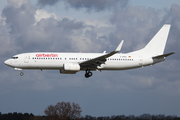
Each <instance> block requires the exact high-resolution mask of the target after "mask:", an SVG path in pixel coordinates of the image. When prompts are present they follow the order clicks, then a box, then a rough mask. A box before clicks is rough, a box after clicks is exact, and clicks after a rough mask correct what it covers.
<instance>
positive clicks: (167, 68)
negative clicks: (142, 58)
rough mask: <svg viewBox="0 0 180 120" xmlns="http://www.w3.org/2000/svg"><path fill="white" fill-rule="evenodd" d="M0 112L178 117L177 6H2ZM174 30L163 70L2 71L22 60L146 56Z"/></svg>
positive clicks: (15, 1)
mask: <svg viewBox="0 0 180 120" xmlns="http://www.w3.org/2000/svg"><path fill="white" fill-rule="evenodd" d="M0 3H1V4H0V43H1V44H0V112H1V113H8V112H22V113H33V114H34V115H44V110H45V108H47V106H48V105H55V104H56V103H58V102H62V101H65V102H74V103H77V104H79V105H80V107H81V109H82V114H81V115H82V116H85V115H91V116H112V115H123V114H124V115H136V116H138V115H141V114H144V113H148V114H152V115H153V114H155V115H158V114H164V115H177V116H180V113H179V111H180V74H179V73H180V68H179V66H180V61H179V59H180V57H179V51H180V47H179V45H180V40H179V38H180V34H179V33H180V12H179V11H180V1H179V0H151V1H147V0H146V1H145V0H111V1H109V0H98V1H96V0H86V1H84V0H73V1H72V0H53V1H52V0H51V1H50V0H37V1H34V0H7V1H5V0H3V1H1V2H0ZM164 24H171V30H170V34H169V37H168V41H167V44H166V48H165V51H164V52H165V53H169V52H176V53H175V54H174V55H171V56H169V57H168V58H166V60H165V61H164V62H161V63H158V64H155V65H153V66H149V67H143V68H138V69H133V70H125V71H101V72H100V71H94V72H93V76H92V77H90V78H88V79H87V78H85V77H84V74H85V73H84V72H78V73H77V74H75V75H64V74H60V73H59V71H58V70H43V71H41V70H24V76H23V77H22V76H20V75H19V73H20V71H15V70H14V69H13V68H10V67H8V66H6V65H5V64H4V61H5V60H6V59H9V58H10V57H11V56H13V55H16V54H19V53H25V52H40V51H43V52H47V51H48V52H79V51H81V52H95V53H101V52H103V51H105V50H106V51H107V52H111V51H113V50H114V49H115V48H116V47H117V45H118V44H119V43H120V41H121V40H124V44H123V47H122V49H121V52H122V53H128V52H131V51H134V50H138V49H141V48H143V47H144V46H145V45H146V44H147V43H148V42H149V40H150V39H151V38H152V37H153V36H154V35H155V34H156V32H157V31H158V30H159V29H160V28H161V27H162V26H163V25H164Z"/></svg>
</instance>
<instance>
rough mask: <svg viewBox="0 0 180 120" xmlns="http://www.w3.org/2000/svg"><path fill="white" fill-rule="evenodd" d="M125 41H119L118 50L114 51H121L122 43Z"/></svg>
mask: <svg viewBox="0 0 180 120" xmlns="http://www.w3.org/2000/svg"><path fill="white" fill-rule="evenodd" d="M123 42H124V40H122V41H121V43H119V45H118V47H117V48H116V50H115V51H114V52H116V53H117V52H119V51H120V50H121V47H122V45H123Z"/></svg>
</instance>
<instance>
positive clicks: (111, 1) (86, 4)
mask: <svg viewBox="0 0 180 120" xmlns="http://www.w3.org/2000/svg"><path fill="white" fill-rule="evenodd" d="M57 2H64V3H65V4H66V5H67V6H70V7H72V8H75V9H80V8H85V9H87V11H91V10H95V11H102V10H106V9H111V8H115V7H117V6H118V5H120V7H122V8H123V7H125V6H127V4H128V2H129V0H54V1H51V0H39V1H38V5H39V6H46V5H54V4H56V3H57Z"/></svg>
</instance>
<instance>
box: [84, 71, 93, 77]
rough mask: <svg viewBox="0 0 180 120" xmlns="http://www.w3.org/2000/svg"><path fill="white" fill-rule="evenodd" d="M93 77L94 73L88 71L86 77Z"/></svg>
mask: <svg viewBox="0 0 180 120" xmlns="http://www.w3.org/2000/svg"><path fill="white" fill-rule="evenodd" d="M91 76H92V72H90V71H89V70H86V73H85V77H86V78H89V77H91Z"/></svg>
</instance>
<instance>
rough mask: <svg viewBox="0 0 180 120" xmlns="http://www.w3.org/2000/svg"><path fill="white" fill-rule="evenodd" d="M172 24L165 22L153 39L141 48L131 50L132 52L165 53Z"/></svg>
mask: <svg viewBox="0 0 180 120" xmlns="http://www.w3.org/2000/svg"><path fill="white" fill-rule="evenodd" d="M170 27H171V25H169V24H165V25H164V26H163V27H162V28H161V29H160V30H159V31H158V33H157V34H156V35H155V36H154V37H153V38H152V39H151V41H150V42H149V43H148V44H147V45H146V46H145V47H144V48H143V49H141V50H138V51H134V52H131V53H130V54H137V55H143V56H144V55H148V56H149V55H151V56H157V55H162V54H163V53H164V49H165V46H166V41H167V38H168V34H169V30H170Z"/></svg>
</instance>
